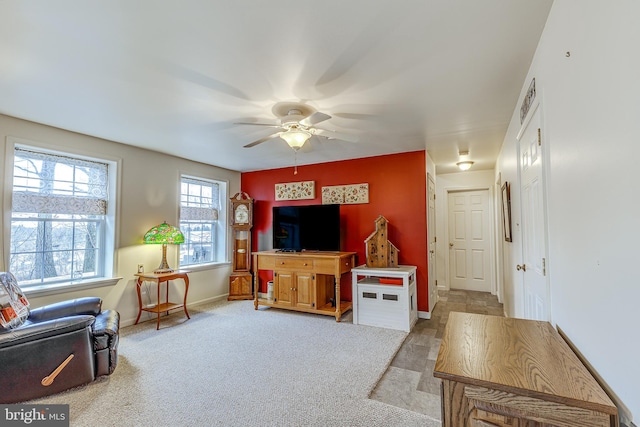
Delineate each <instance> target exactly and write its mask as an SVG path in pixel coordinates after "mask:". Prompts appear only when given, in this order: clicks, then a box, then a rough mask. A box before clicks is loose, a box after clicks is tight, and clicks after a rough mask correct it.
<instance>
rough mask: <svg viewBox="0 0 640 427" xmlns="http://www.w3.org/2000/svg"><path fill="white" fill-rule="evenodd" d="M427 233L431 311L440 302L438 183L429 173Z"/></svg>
mask: <svg viewBox="0 0 640 427" xmlns="http://www.w3.org/2000/svg"><path fill="white" fill-rule="evenodd" d="M427 235H428V242H429V258H428V261H427V270H428V271H427V274H428V276H429V277H428V279H427V283H428V287H429V312H432V311H433V307H434V306H435V305H436V302H438V287H437V286H436V184H435V183H434V182H433V177H432V176H431V175H430V174H428V175H427Z"/></svg>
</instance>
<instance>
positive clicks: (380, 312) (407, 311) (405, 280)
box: [351, 265, 418, 332]
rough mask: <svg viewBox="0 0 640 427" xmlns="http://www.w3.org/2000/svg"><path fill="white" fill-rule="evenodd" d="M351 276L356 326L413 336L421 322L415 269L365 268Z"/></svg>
mask: <svg viewBox="0 0 640 427" xmlns="http://www.w3.org/2000/svg"><path fill="white" fill-rule="evenodd" d="M351 275H352V281H351V287H352V290H353V292H352V294H353V295H352V299H353V323H354V324H356V325H358V324H360V325H369V326H378V327H381V328H389V329H400V330H402V331H406V332H411V328H413V325H415V323H416V321H417V320H418V309H417V306H416V305H417V302H416V267H415V266H412V265H401V266H398V267H391V268H369V267H367V266H366V265H362V266H359V267H356V268H353V269H352V270H351ZM381 282H382V283H381ZM384 282H396V283H397V284H396V283H394V284H386V283H384Z"/></svg>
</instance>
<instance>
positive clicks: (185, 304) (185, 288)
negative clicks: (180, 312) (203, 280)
mask: <svg viewBox="0 0 640 427" xmlns="http://www.w3.org/2000/svg"><path fill="white" fill-rule="evenodd" d="M182 279H183V280H184V301H183V304H184V314H186V315H187V319H191V317H189V312H188V311H187V294H188V293H189V276H187V275H186V274H185V275H184V277H183V278H182Z"/></svg>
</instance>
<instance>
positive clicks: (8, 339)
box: [0, 314, 95, 348]
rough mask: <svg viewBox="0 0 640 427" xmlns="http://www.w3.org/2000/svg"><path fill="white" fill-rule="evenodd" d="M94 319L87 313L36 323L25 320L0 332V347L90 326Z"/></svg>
mask: <svg viewBox="0 0 640 427" xmlns="http://www.w3.org/2000/svg"><path fill="white" fill-rule="evenodd" d="M94 321H95V317H94V316H92V315H89V314H85V315H80V316H68V317H60V318H58V319H52V320H45V321H43V322H38V323H32V322H30V321H28V320H27V322H26V323H24V324H23V325H22V326H20V327H19V328H16V329H10V330H7V331H4V332H2V333H0V348H5V347H11V346H15V345H17V344H23V343H26V342H31V341H36V340H40V339H43V338H48V337H52V336H56V335H61V334H65V333H68V332H73V331H77V330H79V329H83V328H86V327H89V326H91V325H92V324H93V322H94Z"/></svg>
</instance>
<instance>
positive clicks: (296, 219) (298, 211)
mask: <svg viewBox="0 0 640 427" xmlns="http://www.w3.org/2000/svg"><path fill="white" fill-rule="evenodd" d="M340 235H341V233H340V205H307V206H274V207H273V248H274V249H279V250H282V251H292V252H299V251H339V250H340Z"/></svg>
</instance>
